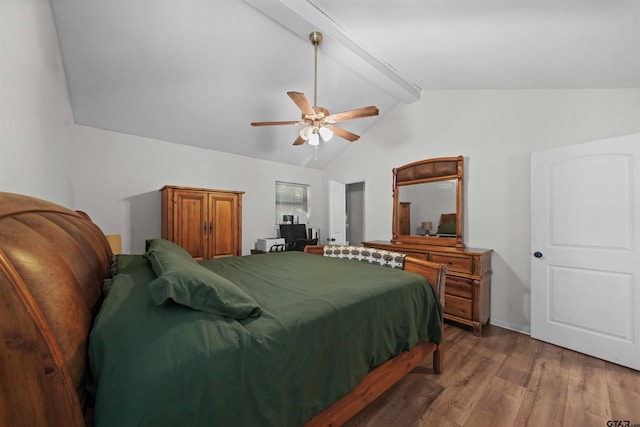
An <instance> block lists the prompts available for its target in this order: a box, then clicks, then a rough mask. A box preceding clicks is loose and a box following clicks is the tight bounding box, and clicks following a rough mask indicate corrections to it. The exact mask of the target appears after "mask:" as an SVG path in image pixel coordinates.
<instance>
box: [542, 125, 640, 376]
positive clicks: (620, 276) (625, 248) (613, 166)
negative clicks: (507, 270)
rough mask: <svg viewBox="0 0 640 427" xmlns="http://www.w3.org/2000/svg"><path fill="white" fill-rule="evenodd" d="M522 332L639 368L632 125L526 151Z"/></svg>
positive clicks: (638, 144)
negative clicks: (527, 293)
mask: <svg viewBox="0 0 640 427" xmlns="http://www.w3.org/2000/svg"><path fill="white" fill-rule="evenodd" d="M531 336H532V337H533V338H536V339H540V340H543V341H547V342H550V343H552V344H556V345H559V346H562V347H566V348H570V349H572V350H576V351H579V352H581V353H585V354H589V355H591V356H595V357H598V358H601V359H604V360H608V361H611V362H614V363H617V364H620V365H624V366H628V367H630V368H633V369H640V134H636V135H629V136H625V137H619V138H612V139H608V140H603V141H596V142H591V143H586V144H579V145H574V146H569V147H563V148H558V149H554V150H548V151H543V152H538V153H533V154H532V157H531Z"/></svg>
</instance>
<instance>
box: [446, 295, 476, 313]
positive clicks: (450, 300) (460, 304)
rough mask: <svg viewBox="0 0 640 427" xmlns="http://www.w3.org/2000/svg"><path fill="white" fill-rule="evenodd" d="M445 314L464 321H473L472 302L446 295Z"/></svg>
mask: <svg viewBox="0 0 640 427" xmlns="http://www.w3.org/2000/svg"><path fill="white" fill-rule="evenodd" d="M444 312H445V313H446V314H451V315H453V316H458V317H461V318H463V319H471V300H470V299H466V298H460V297H458V296H455V295H449V294H445V296H444Z"/></svg>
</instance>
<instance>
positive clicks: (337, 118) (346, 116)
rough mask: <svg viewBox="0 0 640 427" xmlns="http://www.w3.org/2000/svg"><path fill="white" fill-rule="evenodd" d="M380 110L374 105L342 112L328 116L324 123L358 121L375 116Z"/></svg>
mask: <svg viewBox="0 0 640 427" xmlns="http://www.w3.org/2000/svg"><path fill="white" fill-rule="evenodd" d="M379 112H380V110H378V107H376V106H375V105H370V106H368V107H362V108H356V109H355V110H349V111H343V112H342V113H336V114H332V115H330V116H328V117H327V118H326V119H325V121H326V122H327V123H335V122H343V121H345V120H353V119H359V118H362V117H370V116H377V115H378V113H379Z"/></svg>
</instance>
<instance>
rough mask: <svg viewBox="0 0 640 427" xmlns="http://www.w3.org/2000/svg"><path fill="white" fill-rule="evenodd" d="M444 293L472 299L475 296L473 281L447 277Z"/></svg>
mask: <svg viewBox="0 0 640 427" xmlns="http://www.w3.org/2000/svg"><path fill="white" fill-rule="evenodd" d="M444 291H445V292H446V293H447V294H450V295H456V296H459V297H463V298H469V299H471V297H472V296H473V281H472V280H471V279H464V278H462V277H455V276H450V275H447V280H446V283H445V290H444Z"/></svg>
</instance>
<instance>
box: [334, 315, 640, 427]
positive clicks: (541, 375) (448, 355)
mask: <svg viewBox="0 0 640 427" xmlns="http://www.w3.org/2000/svg"><path fill="white" fill-rule="evenodd" d="M483 331H484V333H485V335H484V336H483V337H476V336H474V335H473V334H472V333H471V331H470V330H466V329H462V328H459V327H457V326H454V325H451V324H446V325H445V343H444V348H445V358H444V372H443V373H441V374H439V375H438V374H435V373H434V372H433V370H432V369H431V360H430V359H429V360H427V361H425V363H423V364H422V365H420V366H418V367H417V368H416V369H414V370H413V371H412V372H411V373H410V374H409V375H407V376H406V377H405V378H403V379H402V380H401V381H400V382H399V383H398V384H396V385H395V386H394V387H393V388H392V389H390V390H389V391H387V392H386V393H385V394H384V395H382V396H381V397H380V398H379V399H377V400H376V401H375V402H373V403H372V404H371V405H369V407H367V408H366V409H364V410H363V411H362V412H361V413H359V414H358V415H356V417H354V418H353V419H352V420H350V421H349V422H348V423H347V424H346V426H348V427H365V426H366V427H385V426H394V427H395V426H402V427H405V426H406V427H426V426H438V427H440V426H442V427H466V426H469V427H471V426H473V427H483V426H487V427H488V426H491V427H500V426H505V427H511V426H531V427H538V426H562V427H572V426H576V427H577V426H581V427H591V426H594V427H597V426H603V427H605V426H608V425H616V424H611V423H610V424H607V422H608V421H613V420H623V421H625V423H622V424H617V425H624V426H629V427H633V426H634V424H637V425H638V427H640V372H638V371H634V370H632V369H629V368H625V367H622V366H619V365H615V364H612V363H609V362H605V361H603V360H600V359H596V358H594V357H590V356H586V355H584V354H581V353H577V352H574V351H571V350H567V349H564V348H561V347H557V346H554V345H551V344H547V343H544V342H541V341H537V340H534V339H532V338H531V337H529V336H528V335H524V334H521V333H518V332H513V331H509V330H506V329H502V328H499V327H496V326H488V327H487V328H486V329H485V328H483ZM638 357H640V355H639V356H638ZM627 421H628V424H627V423H626V422H627Z"/></svg>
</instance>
